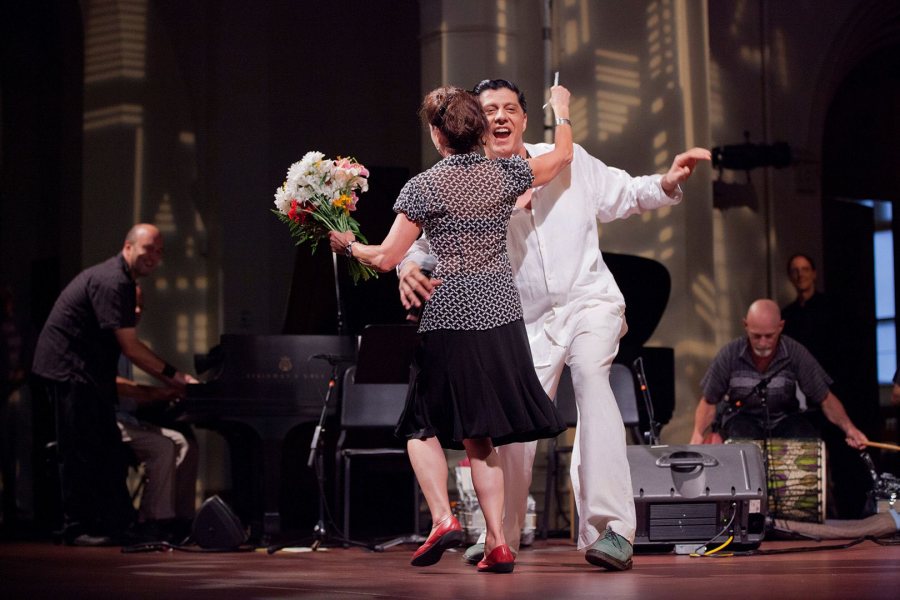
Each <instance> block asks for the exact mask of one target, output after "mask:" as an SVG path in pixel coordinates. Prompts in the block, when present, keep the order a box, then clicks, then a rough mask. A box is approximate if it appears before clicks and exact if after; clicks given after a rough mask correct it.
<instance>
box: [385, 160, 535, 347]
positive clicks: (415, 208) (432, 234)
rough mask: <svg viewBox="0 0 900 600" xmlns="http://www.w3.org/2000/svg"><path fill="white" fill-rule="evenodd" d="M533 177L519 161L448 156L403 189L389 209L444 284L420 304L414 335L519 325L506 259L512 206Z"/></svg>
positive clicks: (515, 294) (519, 309)
mask: <svg viewBox="0 0 900 600" xmlns="http://www.w3.org/2000/svg"><path fill="white" fill-rule="evenodd" d="M533 180H534V176H533V175H532V173H531V168H530V167H529V166H528V163H527V162H526V161H525V159H523V158H521V157H519V156H515V157H513V158H500V159H496V160H489V159H487V158H485V157H484V156H482V155H480V154H474V153H472V154H454V155H451V156H448V157H447V158H445V159H444V160H442V161H440V162H439V163H437V164H436V165H434V166H433V167H431V168H430V169H428V170H427V171H425V172H424V173H420V174H419V175H417V176H415V177H413V178H412V179H410V180H409V182H408V183H407V184H406V185H405V186H404V187H403V190H401V192H400V196H399V197H398V198H397V201H396V202H395V203H394V211H395V212H402V213H404V214H406V216H407V217H409V219H410V220H412V221H415V222H416V223H418V224H419V225H421V226H422V227H423V228H424V229H425V233H426V235H427V236H428V239H429V240H430V241H431V247H432V251H433V253H434V254H435V256H437V266H436V267H435V270H434V273H433V276H434V277H436V278H439V279H442V280H443V284H442V285H440V286H438V287H437V288H435V291H434V294H432V296H431V299H430V300H429V301H428V302H427V303H426V304H425V308H424V310H423V311H422V317H421V320H420V322H419V331H420V332H425V331H433V330H436V329H455V330H482V329H491V328H493V327H499V326H501V325H506V324H507V323H510V322H512V321H515V320H516V319H521V318H522V302H521V300H520V299H519V292H518V291H517V290H516V286H515V283H514V282H513V276H512V267H511V266H510V263H509V256H508V255H507V252H506V229H507V226H508V225H509V219H510V215H511V214H512V209H513V206H514V205H515V203H516V199H517V198H518V197H519V196H521V195H522V194H523V193H525V192H526V191H527V190H528V188H529V187H531V183H532V181H533Z"/></svg>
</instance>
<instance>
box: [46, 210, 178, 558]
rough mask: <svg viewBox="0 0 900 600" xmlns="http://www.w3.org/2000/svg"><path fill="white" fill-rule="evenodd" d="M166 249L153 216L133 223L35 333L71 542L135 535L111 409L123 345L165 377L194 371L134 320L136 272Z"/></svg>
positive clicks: (147, 270) (141, 273) (174, 379)
mask: <svg viewBox="0 0 900 600" xmlns="http://www.w3.org/2000/svg"><path fill="white" fill-rule="evenodd" d="M162 251H163V238H162V234H161V233H160V231H159V230H158V229H157V228H156V227H155V226H153V225H149V224H138V225H135V226H134V227H132V228H131V230H129V232H128V234H127V235H126V237H125V242H124V244H123V246H122V251H121V252H120V253H119V254H118V255H116V256H114V257H112V258H110V259H108V260H106V261H104V262H102V263H100V264H98V265H94V266H93V267H90V268H88V269H85V270H84V271H82V272H81V273H79V274H78V275H77V276H76V277H75V279H73V280H72V281H71V283H69V285H67V286H66V288H65V289H64V290H63V292H62V294H60V296H59V298H58V299H57V301H56V303H55V304H54V306H53V309H52V310H51V312H50V316H49V317H48V318H47V322H46V323H45V325H44V328H43V330H42V331H41V334H40V336H39V338H38V342H37V349H36V350H35V357H34V367H33V372H34V374H35V376H36V378H37V379H36V381H37V385H36V387H37V391H38V393H42V394H43V395H44V396H45V397H46V398H48V399H49V400H50V402H51V405H52V406H54V407H55V409H56V419H57V436H58V437H57V443H58V448H59V455H60V461H61V468H60V474H61V477H60V478H61V485H62V496H63V498H62V503H63V520H64V522H63V527H64V530H63V539H64V541H65V542H66V543H67V544H72V545H86V546H96V545H107V544H116V543H122V542H126V543H127V542H130V541H132V539H131V538H128V537H127V536H126V535H125V534H126V532H127V531H128V527H129V525H130V524H131V521H132V519H133V516H134V515H133V513H134V509H133V508H132V507H131V499H130V498H129V496H128V491H127V489H126V487H125V479H124V477H123V473H124V460H125V458H124V457H125V455H124V452H123V450H124V447H123V445H122V441H121V437H120V433H119V428H118V427H117V426H116V415H115V409H116V401H117V397H116V371H117V366H118V360H119V354H120V353H122V354H124V355H125V356H127V357H128V359H129V360H131V361H132V362H133V363H134V364H135V365H137V366H138V367H140V368H141V369H143V370H144V371H146V372H147V373H149V374H150V375H152V376H154V377H156V378H157V379H159V380H160V381H162V382H163V383H164V384H166V385H169V386H173V387H176V388H178V389H181V390H183V389H184V386H185V384H186V383H189V382H193V381H195V380H194V378H193V377H191V376H190V375H187V374H185V373H181V372H179V371H178V370H177V369H175V367H173V366H172V365H170V364H169V363H167V362H166V361H165V360H163V359H162V358H160V357H159V356H157V355H156V353H154V352H153V351H152V350H150V348H148V347H147V346H146V345H145V344H144V343H143V342H141V341H140V340H139V339H138V337H137V333H136V330H135V324H136V317H135V304H136V298H135V294H136V292H135V282H136V280H137V279H138V278H140V277H146V276H148V275H150V274H151V273H153V271H155V270H156V268H157V267H158V266H159V264H160V261H161V259H162Z"/></svg>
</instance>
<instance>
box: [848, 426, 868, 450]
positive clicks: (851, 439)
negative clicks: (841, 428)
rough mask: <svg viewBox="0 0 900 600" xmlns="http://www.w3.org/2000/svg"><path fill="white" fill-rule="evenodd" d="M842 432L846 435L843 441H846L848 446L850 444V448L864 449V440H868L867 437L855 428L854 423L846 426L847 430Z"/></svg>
mask: <svg viewBox="0 0 900 600" xmlns="http://www.w3.org/2000/svg"><path fill="white" fill-rule="evenodd" d="M844 433H845V434H846V436H847V439H846V440H845V441H846V442H847V445H848V446H850V447H851V448H856V449H857V450H865V449H866V442H868V441H869V438H868V437H866V434H864V433H863V432H862V431H860V430H859V429H857V428H856V427H855V426H854V425H851V426H850V427H848V428H847V431H846V432H844Z"/></svg>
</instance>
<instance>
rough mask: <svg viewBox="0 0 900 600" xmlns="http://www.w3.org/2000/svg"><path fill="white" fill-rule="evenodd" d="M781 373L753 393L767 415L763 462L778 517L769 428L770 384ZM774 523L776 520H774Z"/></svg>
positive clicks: (772, 375)
mask: <svg viewBox="0 0 900 600" xmlns="http://www.w3.org/2000/svg"><path fill="white" fill-rule="evenodd" d="M782 368H783V367H782ZM779 372H781V369H778V371H775V372H774V373H772V374H771V375H769V376H768V377H766V378H765V379H763V380H761V381H760V382H759V383H757V384H756V387H754V388H753V393H754V394H755V395H756V397H757V398H759V401H760V404H762V407H763V411H764V412H765V414H766V424H765V432H764V434H763V462H764V464H765V468H766V485H767V486H768V488H769V489H770V490H771V491H772V500H773V512H774V513H775V514H776V515H779V514H780V512H779V510H778V494H777V493H776V490H775V477H774V473H772V469H771V466H772V456H771V455H772V447H771V439H770V438H771V437H772V430H771V429H770V428H769V427H770V425H771V418H770V416H769V403H768V399H769V383H770V382H771V381H772V379H773V378H774V377H775V376H776V375H777V374H778V373H779ZM773 522H774V519H773Z"/></svg>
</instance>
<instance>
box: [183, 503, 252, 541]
mask: <svg viewBox="0 0 900 600" xmlns="http://www.w3.org/2000/svg"><path fill="white" fill-rule="evenodd" d="M248 537H249V536H248V534H247V531H246V530H245V529H244V527H243V526H242V525H241V521H240V519H238V518H237V515H235V514H234V512H232V510H231V509H230V508H229V507H228V505H227V504H225V501H224V500H222V499H221V498H219V497H218V496H212V497H210V498H207V499H206V501H205V502H204V503H203V504H202V505H201V506H200V510H199V511H197V516H196V517H194V523H193V526H192V527H191V539H193V540H194V541H195V542H196V543H197V545H198V546H200V547H201V548H204V549H206V550H233V549H235V548H237V547H239V546H240V545H241V544H243V543H245V542H246V541H247V538H248Z"/></svg>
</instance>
